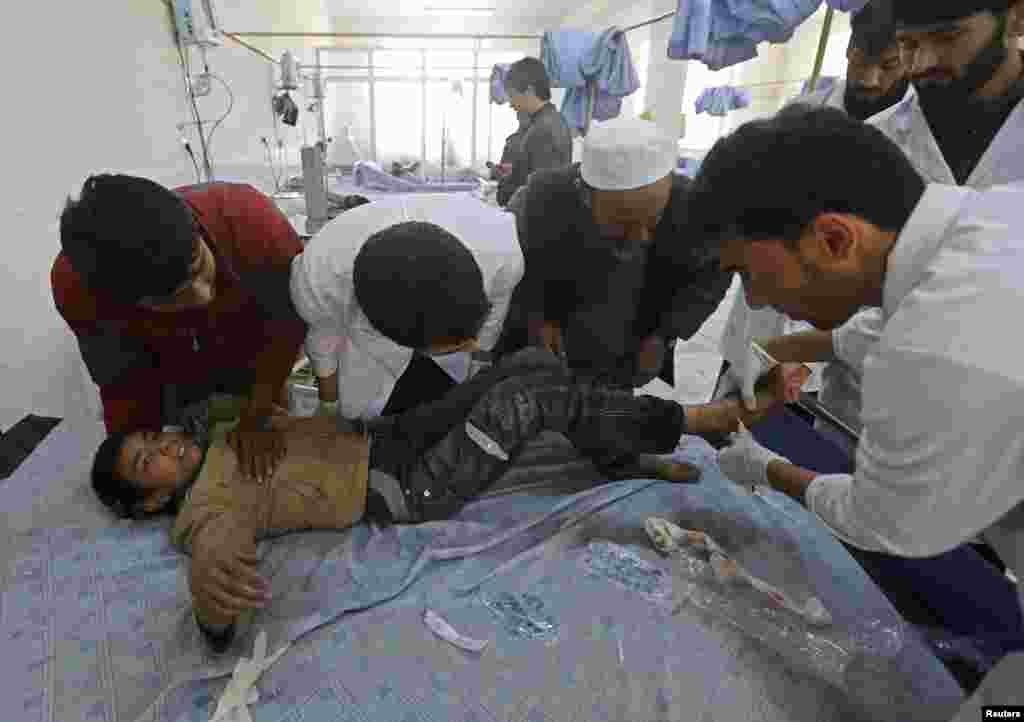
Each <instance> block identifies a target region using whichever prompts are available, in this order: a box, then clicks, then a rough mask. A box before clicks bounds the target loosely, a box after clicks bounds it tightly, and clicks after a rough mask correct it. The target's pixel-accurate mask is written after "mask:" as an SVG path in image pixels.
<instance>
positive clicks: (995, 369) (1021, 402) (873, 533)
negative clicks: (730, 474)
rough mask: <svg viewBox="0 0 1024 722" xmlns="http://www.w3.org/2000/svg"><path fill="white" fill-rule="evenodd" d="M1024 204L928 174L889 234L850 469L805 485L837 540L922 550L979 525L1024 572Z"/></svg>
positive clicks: (939, 547)
mask: <svg viewBox="0 0 1024 722" xmlns="http://www.w3.org/2000/svg"><path fill="white" fill-rule="evenodd" d="M1022 208H1024V189H1022V188H1019V187H1018V188H1009V187H1005V188H997V189H992V190H990V191H985V192H979V191H973V190H970V189H966V188H958V187H952V186H942V185H930V186H928V189H927V191H926V193H925V195H924V197H923V198H922V200H921V203H920V204H919V205H918V207H917V208H916V209H915V211H914V213H913V215H912V216H911V219H910V221H909V222H908V224H907V225H906V227H905V228H904V229H903V232H902V233H901V234H900V236H899V239H898V241H897V243H896V246H895V248H894V249H893V251H892V253H891V254H890V256H889V259H888V267H887V272H886V277H885V285H884V305H883V309H882V312H883V315H884V319H885V326H884V330H883V333H882V337H881V339H880V340H879V342H878V343H877V344H875V345H874V347H873V348H872V349H871V350H870V351H868V353H867V357H866V359H865V361H864V387H863V389H864V397H863V404H864V405H863V413H862V420H863V423H864V433H863V435H862V437H861V441H860V445H859V447H858V449H857V471H856V473H855V475H854V476H849V475H843V474H836V475H822V476H818V477H817V478H816V479H815V480H814V481H813V482H812V483H811V485H810V487H809V488H808V490H807V505H808V508H809V509H810V510H811V511H813V512H814V513H815V514H816V515H817V516H818V517H819V518H820V519H821V520H822V521H823V522H824V523H825V524H826V525H827V526H828V527H829V528H831V529H832V531H833V532H834V533H835V534H836V536H837V537H839V538H840V539H842V540H844V541H846V542H847V543H850V544H853V545H855V546H857V547H860V548H862V549H867V550H872V551H880V552H886V553H889V554H895V555H899V556H904V557H924V556H933V555H937V554H941V553H943V552H946V551H948V550H950V549H953V548H954V547H956V546H958V545H960V544H962V543H963V542H965V541H967V540H969V539H971V538H973V537H974V536H975V535H977V534H979V533H981V534H983V536H984V537H985V539H986V540H987V541H988V542H989V543H990V544H991V545H992V547H993V548H994V549H995V551H996V552H997V553H998V554H999V556H1000V557H1001V558H1002V560H1003V561H1004V562H1005V563H1006V565H1007V566H1008V567H1009V568H1010V569H1011V570H1012V571H1013V572H1014V573H1015V574H1016V575H1017V577H1018V578H1024V506H1021V504H1022V501H1024V342H1021V340H1020V339H1019V338H1018V335H1016V334H1015V333H1014V332H1013V330H1012V318H1013V316H1012V313H1013V309H1019V308H1024V284H1022V282H1021V279H1022V278H1024V227H1022V225H1021V222H1020V221H1021V218H1022V215H1021V213H1022V212H1021V209H1022ZM1008 322H1009V324H1011V325H1008ZM1022 602H1024V599H1022Z"/></svg>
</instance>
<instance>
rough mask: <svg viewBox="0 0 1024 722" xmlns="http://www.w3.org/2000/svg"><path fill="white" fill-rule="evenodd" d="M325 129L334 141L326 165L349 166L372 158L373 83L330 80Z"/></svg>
mask: <svg viewBox="0 0 1024 722" xmlns="http://www.w3.org/2000/svg"><path fill="white" fill-rule="evenodd" d="M324 128H325V130H326V132H327V137H329V138H333V139H334V141H333V142H332V143H331V144H330V145H329V146H328V151H327V162H328V163H330V164H332V165H341V166H348V165H352V163H353V162H355V161H356V160H370V159H372V158H373V139H372V135H371V133H370V83H369V82H368V81H338V80H329V81H327V82H326V83H325V84H324Z"/></svg>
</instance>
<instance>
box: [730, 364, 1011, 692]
mask: <svg viewBox="0 0 1024 722" xmlns="http://www.w3.org/2000/svg"><path fill="white" fill-rule="evenodd" d="M727 368H728V362H725V363H723V365H722V370H721V372H722V374H724V373H725V371H726V370H727ZM718 383H721V376H719V380H718ZM815 421H817V422H818V426H817V427H815V426H813V424H814V422H815ZM751 431H752V433H753V435H754V437H755V438H756V439H757V440H758V442H759V443H761V444H762V445H764V446H765V447H767V448H769V449H771V450H773V451H775V452H777V453H779V454H782V455H783V456H785V457H786V458H787V459H789V460H790V461H792V462H793V463H794V464H796V465H798V466H802V467H804V468H807V469H810V470H812V471H816V472H818V473H822V474H852V473H853V472H854V468H855V459H854V458H853V457H852V456H851V455H850V454H849V453H848V452H847V449H850V448H851V447H852V449H854V450H855V449H856V446H857V443H858V442H859V434H858V432H857V431H856V430H855V429H852V428H850V427H849V426H848V425H847V424H845V423H844V422H843V421H842V420H840V419H839V418H837V417H836V416H835V415H834V414H833V413H831V412H830V411H829V410H828V408H826V407H825V406H823V405H822V404H821V403H820V402H819V401H818V400H817V397H816V395H815V394H809V393H803V394H801V397H800V399H799V401H797V402H796V403H794V404H790V405H789V408H788V409H787V410H786V412H785V413H783V414H781V415H779V416H776V417H774V418H772V419H769V420H768V421H766V422H764V423H762V424H760V425H758V426H756V427H754V428H753V429H752V430H751ZM722 441H723V443H724V440H722ZM844 546H846V545H844ZM846 549H847V551H848V552H849V553H850V555H851V556H852V557H853V558H854V559H856V561H857V562H858V563H859V564H860V565H861V567H862V568H863V569H864V570H865V571H866V572H867V573H868V575H869V576H870V577H871V578H872V580H873V581H874V582H875V583H876V584H877V585H878V586H879V588H880V589H881V590H882V591H883V592H884V594H885V595H886V597H887V598H888V599H889V600H890V601H891V602H892V603H893V604H894V605H895V607H896V608H897V609H898V610H899V612H900V614H901V615H902V616H903V617H904V618H905V619H907V620H908V621H910V622H911V623H913V624H915V625H917V626H919V627H921V628H924V629H928V630H929V632H930V634H931V636H932V643H933V644H932V647H933V649H935V650H936V651H938V652H940V653H942V652H948V654H947V655H944V658H945V660H946V661H948V662H949V663H950V665H951V669H954V670H955V671H956V672H957V678H958V680H959V681H960V682H961V684H964V685H966V686H967V687H968V688H969V689H973V687H974V686H976V685H977V683H979V682H980V680H981V676H983V675H982V674H981V673H980V671H984V669H986V668H987V666H988V665H989V664H991V663H993V662H994V661H996V659H997V658H998V656H1001V655H1002V654H1005V653H1007V652H1009V651H1015V650H1019V649H1021V648H1024V619H1022V613H1021V609H1020V603H1019V601H1018V595H1017V589H1016V584H1015V582H1013V581H1011V580H1009V579H1008V578H1007V577H1006V576H1005V575H1004V573H1003V570H1002V569H1000V568H999V567H998V566H997V565H996V562H997V559H996V558H994V553H991V552H989V550H988V547H987V545H984V544H981V543H972V544H963V545H961V546H959V547H957V548H955V549H952V550H950V551H948V552H946V553H944V554H940V555H938V556H936V557H930V558H926V559H902V558H899V557H894V556H890V555H887V554H879V553H873V552H866V551H863V550H860V549H857V548H854V547H852V546H846ZM953 580H955V582H954V581H953ZM968 649H969V650H970V654H971V655H977V656H978V661H977V663H973V664H970V665H965V662H964V660H963V659H962V658H961V657H960V653H961V651H964V650H968ZM981 649H985V650H986V651H985V653H984V654H981V653H980V650H981ZM979 668H980V671H979Z"/></svg>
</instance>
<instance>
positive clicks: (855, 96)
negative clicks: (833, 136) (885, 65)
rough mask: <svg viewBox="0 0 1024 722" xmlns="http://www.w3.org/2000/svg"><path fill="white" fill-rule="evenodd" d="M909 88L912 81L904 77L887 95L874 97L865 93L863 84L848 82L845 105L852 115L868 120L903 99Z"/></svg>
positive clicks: (847, 111) (848, 112)
mask: <svg viewBox="0 0 1024 722" xmlns="http://www.w3.org/2000/svg"><path fill="white" fill-rule="evenodd" d="M908 88H910V81H909V80H907V79H903V80H901V81H900V82H898V83H897V84H896V85H894V86H893V87H892V90H890V91H889V92H888V93H886V94H885V95H883V96H880V97H878V98H872V97H870V96H869V95H866V94H865V93H864V91H863V90H862V88H861V86H859V85H854V84H853V83H847V84H846V92H845V93H844V95H843V107H844V108H845V109H846V113H847V114H848V115H849V116H850V117H852V118H856V119H857V120H861V121H863V120H867V119H868V118H870V117H871V116H873V115H877V114H879V113H881V112H882V111H883V110H885V109H886V108H890V107H892V106H894V105H896V103H898V102H900V101H901V100H903V96H905V95H906V94H907V89H908Z"/></svg>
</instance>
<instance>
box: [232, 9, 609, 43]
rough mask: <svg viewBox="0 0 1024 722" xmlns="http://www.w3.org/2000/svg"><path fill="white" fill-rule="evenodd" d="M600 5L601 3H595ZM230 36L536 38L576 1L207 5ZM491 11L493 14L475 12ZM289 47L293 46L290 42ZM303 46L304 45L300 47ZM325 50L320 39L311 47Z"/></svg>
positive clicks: (568, 10)
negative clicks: (314, 34)
mask: <svg viewBox="0 0 1024 722" xmlns="http://www.w3.org/2000/svg"><path fill="white" fill-rule="evenodd" d="M598 1H599V2H602V1H603V0H598ZM212 2H213V5H214V8H215V12H216V14H217V16H218V19H219V21H220V24H221V26H222V27H223V29H224V30H227V31H229V32H281V33H287V32H307V33H308V32H336V33H414V34H441V33H450V34H456V33H457V34H463V33H465V34H508V35H520V34H531V35H533V34H540V33H542V32H543V31H544V30H547V29H550V28H552V27H556V26H558V25H559V24H561V21H562V20H563V18H565V17H566V16H567V15H569V14H570V13H572V12H574V11H577V10H578V9H579V8H580V6H581V5H584V4H589V3H586V2H584V3H581V2H580V0H519V2H516V3H509V2H498V0H373V2H367V1H366V0H212ZM480 9H493V12H492V13H479V12H475V11H477V10H480ZM293 42H294V41H293ZM302 44H303V45H306V44H307V43H306V42H303V43H302ZM313 44H315V45H325V44H327V42H325V41H324V40H323V39H320V40H319V41H316V42H315V43H313Z"/></svg>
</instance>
